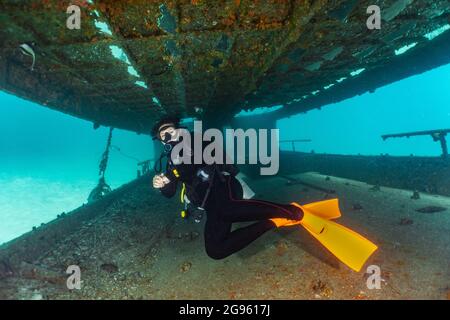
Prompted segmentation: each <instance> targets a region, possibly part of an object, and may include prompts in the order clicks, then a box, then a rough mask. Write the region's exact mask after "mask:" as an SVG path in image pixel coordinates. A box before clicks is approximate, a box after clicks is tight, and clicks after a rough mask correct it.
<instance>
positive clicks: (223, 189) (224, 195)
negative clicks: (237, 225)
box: [214, 178, 303, 222]
mask: <svg viewBox="0 0 450 320" xmlns="http://www.w3.org/2000/svg"><path fill="white" fill-rule="evenodd" d="M234 180H235V179H233V178H229V179H227V181H225V182H223V183H221V184H220V186H219V187H218V188H217V189H215V190H214V198H215V199H214V200H215V202H216V203H221V206H220V216H221V218H222V219H223V220H224V221H227V222H249V221H260V220H268V219H272V218H285V219H290V220H300V219H301V218H302V217H303V212H302V210H301V209H300V208H298V207H296V206H293V205H290V204H288V205H286V204H279V203H274V202H270V201H264V200H256V199H249V200H247V199H239V198H237V197H236V196H235V194H238V193H239V190H237V189H238V188H240V184H239V182H237V180H236V181H234ZM236 182H237V184H236Z"/></svg>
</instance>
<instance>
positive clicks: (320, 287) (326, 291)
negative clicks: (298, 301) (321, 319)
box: [311, 279, 333, 298]
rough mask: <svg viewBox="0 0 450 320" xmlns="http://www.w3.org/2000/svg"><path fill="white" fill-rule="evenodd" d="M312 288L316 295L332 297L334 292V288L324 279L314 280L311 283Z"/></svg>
mask: <svg viewBox="0 0 450 320" xmlns="http://www.w3.org/2000/svg"><path fill="white" fill-rule="evenodd" d="M311 290H312V291H313V292H314V294H315V295H316V296H319V298H320V297H325V298H330V297H331V295H332V294H333V289H332V288H330V287H329V286H328V285H327V284H326V283H325V282H323V281H322V280H320V279H319V280H317V281H314V282H313V283H312V284H311Z"/></svg>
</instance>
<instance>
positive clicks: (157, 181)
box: [153, 174, 170, 189]
mask: <svg viewBox="0 0 450 320" xmlns="http://www.w3.org/2000/svg"><path fill="white" fill-rule="evenodd" d="M169 182H170V180H169V179H168V178H167V177H166V176H165V175H164V174H158V175H156V176H154V177H153V188H156V189H161V188H163V187H164V186H165V185H166V184H168V183H169Z"/></svg>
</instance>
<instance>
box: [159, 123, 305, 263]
mask: <svg viewBox="0 0 450 320" xmlns="http://www.w3.org/2000/svg"><path fill="white" fill-rule="evenodd" d="M180 130H186V129H185V128H182V127H181V126H180V121H179V119H178V118H177V117H166V118H163V119H161V120H160V121H159V122H158V123H156V125H155V126H154V128H153V130H152V136H153V139H158V140H159V141H161V142H162V143H163V145H164V153H163V154H162V155H161V157H160V159H159V169H155V171H157V172H160V171H162V170H161V169H162V168H161V167H162V162H161V159H162V157H163V156H166V157H167V165H166V170H165V172H164V173H159V174H156V175H155V176H154V178H153V187H154V188H157V189H159V190H160V191H161V193H162V194H163V195H164V196H165V197H168V198H170V197H172V196H174V195H175V193H176V191H177V185H178V184H179V183H181V184H183V190H182V199H183V195H184V199H185V200H186V202H188V203H189V205H191V206H194V207H196V209H197V210H200V211H202V212H205V213H206V223H205V230H204V239H205V249H206V253H207V254H208V256H210V257H211V258H213V259H223V258H225V257H228V256H229V255H231V254H233V253H236V252H238V251H239V250H241V249H243V248H244V247H246V246H247V245H249V244H250V243H251V242H253V241H254V240H256V239H257V238H258V237H260V236H261V235H263V234H264V233H266V232H267V231H269V230H272V229H274V228H276V227H281V226H283V225H292V224H293V223H295V222H297V221H300V220H301V219H302V218H303V210H302V209H301V208H300V207H298V206H295V205H293V204H279V203H273V202H269V201H263V200H254V199H251V200H250V199H244V197H243V193H244V192H243V187H242V185H241V183H240V182H239V180H238V178H236V175H237V174H238V170H237V168H236V167H235V166H234V165H229V164H217V163H215V164H206V163H204V160H203V159H202V163H201V164H194V161H193V154H194V152H190V154H189V155H188V156H189V157H192V159H191V160H192V161H190V162H187V163H182V162H179V161H173V160H174V159H176V156H175V155H173V154H172V153H173V151H174V150H173V149H174V147H175V146H176V145H177V144H179V143H182V140H183V137H182V134H181V131H180ZM185 132H187V131H185ZM191 147H192V145H191ZM204 147H205V146H203V147H202V149H203V148H204ZM183 150H184V149H183ZM187 150H188V151H189V148H187ZM192 150H193V147H192V148H191V149H190V151H192ZM202 154H203V150H202ZM175 162H176V163H175ZM157 163H158V162H157ZM155 168H156V165H155ZM236 222H254V223H253V224H251V225H249V226H246V227H242V228H239V229H237V230H233V231H232V224H233V223H236Z"/></svg>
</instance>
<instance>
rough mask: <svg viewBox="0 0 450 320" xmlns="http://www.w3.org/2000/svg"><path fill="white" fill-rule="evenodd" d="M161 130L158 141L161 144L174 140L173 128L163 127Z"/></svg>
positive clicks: (175, 131) (175, 134) (174, 131)
mask: <svg viewBox="0 0 450 320" xmlns="http://www.w3.org/2000/svg"><path fill="white" fill-rule="evenodd" d="M161 127H162V128H163V129H162V130H160V131H159V139H160V140H161V142H162V143H167V142H169V141H172V140H174V139H176V136H177V129H176V128H175V127H174V126H168V125H167V124H166V125H163V126H161Z"/></svg>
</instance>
